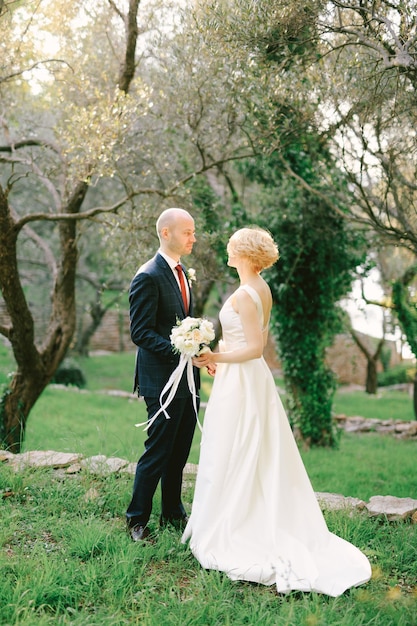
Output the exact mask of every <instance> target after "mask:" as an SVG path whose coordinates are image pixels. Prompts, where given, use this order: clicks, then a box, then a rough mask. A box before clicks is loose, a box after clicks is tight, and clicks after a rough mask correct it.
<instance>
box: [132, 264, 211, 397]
mask: <svg viewBox="0 0 417 626" xmlns="http://www.w3.org/2000/svg"><path fill="white" fill-rule="evenodd" d="M184 271H185V270H184ZM129 303H130V335H131V338H132V341H133V343H134V344H136V346H137V347H138V350H137V356H136V367H135V381H134V388H133V391H136V390H137V391H138V394H139V395H140V396H144V397H148V398H156V397H158V396H159V395H160V393H161V391H162V389H163V388H164V386H165V384H166V382H167V381H168V379H169V377H170V375H171V373H172V372H173V370H174V369H175V367H176V366H177V365H178V362H179V356H178V355H176V354H175V353H174V352H173V349H172V345H171V342H170V339H169V336H170V334H171V330H172V328H173V327H174V326H175V324H176V323H177V320H182V319H184V317H186V312H185V309H184V304H183V301H182V297H181V292H180V289H179V286H178V283H177V281H176V280H175V277H174V275H173V272H172V269H171V268H170V267H169V265H168V263H167V262H166V261H165V259H164V258H163V257H162V256H161V255H160V254H158V253H157V254H156V255H155V256H154V257H153V259H150V261H148V262H147V263H145V265H143V266H142V267H141V268H140V269H139V270H138V272H137V274H136V276H135V277H134V278H133V280H132V283H131V285H130V290H129ZM192 312H193V301H192V293H191V289H190V310H189V312H188V315H190V316H192V314H193V313H192ZM194 378H195V380H196V388H197V389H199V386H200V372H199V370H198V368H194ZM189 393H190V391H189V389H188V384H187V381H186V377H185V375H184V376H183V378H182V381H181V383H180V385H179V387H178V391H177V394H176V395H177V396H178V397H186V396H187V395H189Z"/></svg>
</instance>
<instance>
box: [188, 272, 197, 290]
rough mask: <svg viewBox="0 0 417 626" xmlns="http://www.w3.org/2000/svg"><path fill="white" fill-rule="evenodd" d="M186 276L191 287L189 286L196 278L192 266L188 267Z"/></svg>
mask: <svg viewBox="0 0 417 626" xmlns="http://www.w3.org/2000/svg"><path fill="white" fill-rule="evenodd" d="M186 276H187V280H188V284H189V286H190V289H191V287H192V286H193V282H194V281H195V280H196V275H195V269H194V268H193V267H190V268H188V270H187V272H186Z"/></svg>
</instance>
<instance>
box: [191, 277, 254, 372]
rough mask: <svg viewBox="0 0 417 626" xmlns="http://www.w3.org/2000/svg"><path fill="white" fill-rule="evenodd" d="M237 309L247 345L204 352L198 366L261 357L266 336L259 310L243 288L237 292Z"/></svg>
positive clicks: (238, 361)
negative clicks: (224, 350)
mask: <svg viewBox="0 0 417 626" xmlns="http://www.w3.org/2000/svg"><path fill="white" fill-rule="evenodd" d="M235 298H236V305H237V307H236V310H237V312H238V313H239V316H240V319H241V321H242V326H243V332H244V334H245V339H246V346H245V347H242V348H237V349H236V350H230V351H228V352H204V354H202V355H201V356H200V357H198V358H197V359H196V361H197V362H198V366H200V367H202V366H204V365H208V364H209V363H241V362H242V361H249V360H250V359H259V358H260V357H261V356H262V353H263V350H264V336H263V333H262V329H261V326H260V323H259V316H258V311H257V309H256V305H255V303H254V301H253V300H252V298H251V297H250V296H249V295H248V294H247V293H246V292H245V291H243V289H242V290H240V291H238V292H237V293H236V296H235Z"/></svg>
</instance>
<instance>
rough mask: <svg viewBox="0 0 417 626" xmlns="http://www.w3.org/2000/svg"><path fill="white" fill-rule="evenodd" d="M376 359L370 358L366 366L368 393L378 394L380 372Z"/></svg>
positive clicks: (366, 388)
mask: <svg viewBox="0 0 417 626" xmlns="http://www.w3.org/2000/svg"><path fill="white" fill-rule="evenodd" d="M376 364H377V362H376V359H375V358H370V359H368V361H367V366H366V385H365V391H366V393H370V394H376V392H377V390H378V372H377V365H376Z"/></svg>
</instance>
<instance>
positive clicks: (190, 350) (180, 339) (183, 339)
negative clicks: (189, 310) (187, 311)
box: [170, 317, 215, 357]
mask: <svg viewBox="0 0 417 626" xmlns="http://www.w3.org/2000/svg"><path fill="white" fill-rule="evenodd" d="M214 336H215V335H214V328H213V324H212V323H211V322H209V321H208V320H205V319H203V318H201V317H186V318H185V319H183V320H178V322H177V325H176V326H174V328H173V329H172V332H171V335H170V340H171V343H172V345H173V347H174V352H176V353H177V354H183V355H185V356H188V357H193V356H197V355H199V354H202V352H203V351H204V348H206V349H207V346H208V345H209V343H210V342H211V341H213V339H214Z"/></svg>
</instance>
